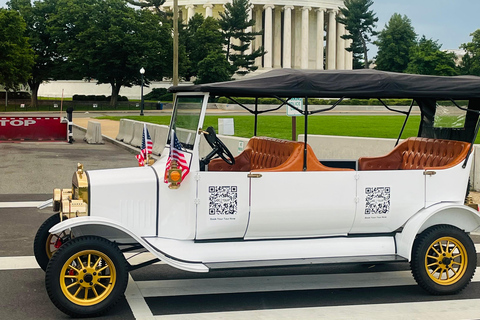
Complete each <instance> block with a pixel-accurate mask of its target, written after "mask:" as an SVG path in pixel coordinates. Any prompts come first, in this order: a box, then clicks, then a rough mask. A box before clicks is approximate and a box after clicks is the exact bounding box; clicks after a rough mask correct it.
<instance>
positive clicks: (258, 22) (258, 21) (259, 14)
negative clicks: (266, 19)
mask: <svg viewBox="0 0 480 320" xmlns="http://www.w3.org/2000/svg"><path fill="white" fill-rule="evenodd" d="M262 20H263V11H262V7H257V8H256V10H255V31H256V32H258V31H262ZM262 37H263V36H262V35H258V36H256V37H255V46H254V48H255V50H256V49H258V48H260V47H261V46H262ZM255 65H256V66H257V67H261V66H262V57H258V58H256V59H255Z"/></svg>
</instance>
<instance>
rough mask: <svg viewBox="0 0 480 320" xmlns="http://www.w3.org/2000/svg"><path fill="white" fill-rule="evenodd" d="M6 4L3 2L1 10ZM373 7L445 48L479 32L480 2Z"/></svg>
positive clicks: (410, 0) (401, 1)
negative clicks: (401, 19)
mask: <svg viewBox="0 0 480 320" xmlns="http://www.w3.org/2000/svg"><path fill="white" fill-rule="evenodd" d="M78 1H81V0H78ZM272 1H273V2H275V0H272ZM6 2H7V0H0V7H5V3H6ZM371 8H372V9H373V11H374V12H375V13H376V14H377V17H378V19H379V21H378V24H377V30H378V31H380V30H382V29H383V28H384V27H385V24H386V23H387V22H388V20H389V19H390V17H391V16H392V14H394V13H400V14H402V15H407V17H408V18H410V20H411V21H412V25H413V27H414V28H415V32H416V33H417V34H418V35H419V36H422V35H425V36H426V37H427V38H431V39H433V40H438V42H439V43H440V44H442V49H458V47H459V46H460V45H461V44H462V43H466V42H469V41H470V40H471V37H470V33H472V32H473V31H475V30H476V29H480V19H479V14H480V0H374V4H373V6H372V7H371ZM371 53H373V54H375V53H376V49H374V48H372V52H371Z"/></svg>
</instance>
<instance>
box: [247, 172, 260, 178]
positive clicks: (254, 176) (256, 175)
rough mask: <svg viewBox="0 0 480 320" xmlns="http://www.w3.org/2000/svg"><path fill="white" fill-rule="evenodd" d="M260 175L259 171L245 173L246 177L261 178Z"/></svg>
mask: <svg viewBox="0 0 480 320" xmlns="http://www.w3.org/2000/svg"><path fill="white" fill-rule="evenodd" d="M261 177H262V175H261V174H260V173H249V174H247V178H261Z"/></svg>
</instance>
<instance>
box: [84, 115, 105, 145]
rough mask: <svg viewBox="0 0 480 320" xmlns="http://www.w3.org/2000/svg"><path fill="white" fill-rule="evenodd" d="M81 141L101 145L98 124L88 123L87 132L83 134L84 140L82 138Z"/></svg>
mask: <svg viewBox="0 0 480 320" xmlns="http://www.w3.org/2000/svg"><path fill="white" fill-rule="evenodd" d="M83 140H85V141H86V142H87V143H98V144H103V138H102V126H101V124H100V122H97V121H88V125H87V132H86V133H85V138H83Z"/></svg>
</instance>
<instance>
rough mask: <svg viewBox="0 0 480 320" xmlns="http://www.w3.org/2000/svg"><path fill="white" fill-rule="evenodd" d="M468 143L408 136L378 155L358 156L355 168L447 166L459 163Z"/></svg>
mask: <svg viewBox="0 0 480 320" xmlns="http://www.w3.org/2000/svg"><path fill="white" fill-rule="evenodd" d="M469 149H470V143H468V142H463V141H454V140H443V139H429V138H419V137H412V138H408V139H406V140H405V141H403V142H402V143H400V144H399V145H397V146H396V147H395V148H394V149H393V150H392V151H390V153H388V154H387V155H385V156H382V157H362V158H360V159H358V168H359V170H363V171H365V170H419V169H421V170H423V169H425V170H428V169H437V170H439V169H447V168H451V167H454V166H456V165H457V164H459V163H460V162H462V161H463V160H464V159H465V157H466V156H467V154H468V150H469Z"/></svg>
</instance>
